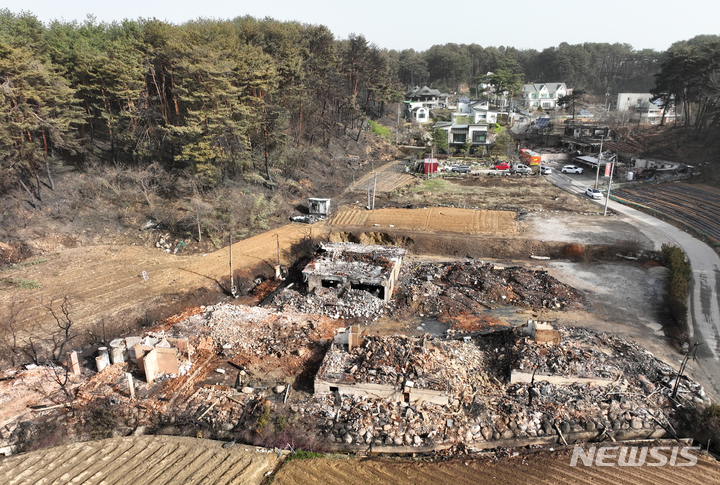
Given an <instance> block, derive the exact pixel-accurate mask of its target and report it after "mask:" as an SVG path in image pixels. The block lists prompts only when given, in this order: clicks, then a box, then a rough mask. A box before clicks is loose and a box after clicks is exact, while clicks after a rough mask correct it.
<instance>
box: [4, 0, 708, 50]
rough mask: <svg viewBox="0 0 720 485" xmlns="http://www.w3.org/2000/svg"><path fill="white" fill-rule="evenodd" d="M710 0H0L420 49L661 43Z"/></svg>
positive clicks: (690, 31)
mask: <svg viewBox="0 0 720 485" xmlns="http://www.w3.org/2000/svg"><path fill="white" fill-rule="evenodd" d="M716 2H717V0H684V1H676V0H653V1H649V0H601V1H597V2H590V1H587V0H584V1H583V0H581V1H560V2H549V1H538V0H512V1H507V2H503V1H498V0H491V1H484V2H482V1H476V2H472V1H470V2H450V1H442V0H414V1H409V0H353V1H347V0H335V1H331V0H314V1H312V0H294V1H293V0H254V1H248V0H236V1H228V0H216V1H202V0H192V1H191V0H174V1H170V0H95V1H90V0H65V1H61V0H33V1H32V2H28V4H27V5H26V6H20V5H18V4H19V3H21V2H17V1H14V2H10V1H9V0H0V8H8V9H9V10H10V11H12V12H15V13H18V12H19V11H20V10H22V9H24V10H28V11H30V12H31V13H33V14H34V15H35V16H37V18H38V19H40V20H41V21H42V22H45V23H47V22H49V21H51V20H56V19H57V20H60V19H64V20H66V21H72V20H77V21H80V22H82V21H83V20H85V18H86V16H87V15H88V14H92V15H94V16H95V18H96V19H97V20H98V21H106V22H111V21H113V20H123V19H126V18H127V19H138V18H153V17H154V18H157V19H159V20H165V21H168V22H170V23H173V24H181V23H184V22H186V21H188V20H194V19H197V18H199V17H205V18H214V19H233V18H235V17H238V16H243V15H250V16H252V17H256V18H265V17H272V18H274V19H277V20H297V21H299V22H302V23H306V24H322V25H326V26H327V27H328V28H329V29H330V30H331V31H332V32H333V33H334V34H335V37H336V38H339V39H344V38H347V36H348V35H349V34H351V33H356V34H363V35H364V36H365V38H366V39H367V40H368V41H369V42H372V43H375V44H376V45H377V46H379V47H381V48H387V49H397V50H402V49H409V48H413V49H415V50H418V51H424V50H427V49H428V48H429V47H431V46H432V45H435V44H446V43H450V42H454V43H457V44H472V43H475V44H479V45H481V46H483V47H487V46H501V45H505V46H512V47H515V48H517V49H537V50H542V49H544V48H546V47H552V46H557V45H558V44H560V43H561V42H567V43H569V44H580V43H583V42H608V43H616V42H619V43H628V44H630V45H632V46H633V47H634V48H635V49H637V50H640V49H645V48H651V49H656V50H666V49H667V48H668V47H670V45H671V44H672V43H673V42H676V41H678V40H686V39H689V38H691V37H694V36H696V35H700V34H720V27H718V25H720V22H719V21H720V7H718V4H717V3H716Z"/></svg>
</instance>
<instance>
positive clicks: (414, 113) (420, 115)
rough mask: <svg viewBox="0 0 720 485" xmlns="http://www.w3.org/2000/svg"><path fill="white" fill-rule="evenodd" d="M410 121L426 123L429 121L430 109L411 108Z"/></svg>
mask: <svg viewBox="0 0 720 485" xmlns="http://www.w3.org/2000/svg"><path fill="white" fill-rule="evenodd" d="M410 120H411V121H415V122H417V123H427V122H428V121H430V108H423V107H417V108H412V109H411V110H410Z"/></svg>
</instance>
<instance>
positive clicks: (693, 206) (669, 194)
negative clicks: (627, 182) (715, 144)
mask: <svg viewBox="0 0 720 485" xmlns="http://www.w3.org/2000/svg"><path fill="white" fill-rule="evenodd" d="M612 196H613V197H614V198H617V199H618V200H619V201H620V202H624V203H629V205H639V206H641V207H645V208H648V209H651V210H653V211H656V212H659V213H661V214H663V215H665V216H667V217H669V218H671V219H674V220H676V221H679V222H681V223H682V224H685V225H687V226H689V227H692V228H693V229H695V230H696V231H698V232H700V233H701V234H705V235H706V236H708V237H710V238H712V239H714V240H715V241H716V242H720V190H718V189H716V188H714V187H709V186H707V185H690V184H661V185H653V186H646V187H638V188H633V189H618V190H615V191H613V193H612Z"/></svg>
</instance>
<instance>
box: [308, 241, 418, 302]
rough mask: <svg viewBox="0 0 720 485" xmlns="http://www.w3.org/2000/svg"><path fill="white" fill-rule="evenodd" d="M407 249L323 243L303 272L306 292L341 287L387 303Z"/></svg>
mask: <svg viewBox="0 0 720 485" xmlns="http://www.w3.org/2000/svg"><path fill="white" fill-rule="evenodd" d="M406 254H407V250H405V249H402V248H397V247H394V246H371V245H366V244H354V243H325V244H321V245H320V251H319V252H318V254H317V255H316V256H315V258H314V259H313V260H312V261H311V262H310V263H308V265H307V266H306V267H305V269H303V272H302V273H303V280H304V281H305V282H306V283H307V286H308V291H313V290H315V288H321V287H325V288H332V287H342V288H347V289H354V290H364V291H368V292H370V293H372V294H373V295H375V296H376V297H378V298H380V299H382V300H385V301H388V300H390V298H392V293H393V290H394V289H395V282H396V281H397V278H398V275H399V273H400V267H401V265H402V260H403V257H405V255H406Z"/></svg>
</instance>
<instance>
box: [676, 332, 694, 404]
mask: <svg viewBox="0 0 720 485" xmlns="http://www.w3.org/2000/svg"><path fill="white" fill-rule="evenodd" d="M699 345H700V342H695V345H693V348H692V349H690V350H688V353H687V355H685V358H684V359H683V361H682V365H681V366H680V371H679V372H678V375H677V377H676V378H675V385H674V386H673V392H672V395H671V397H672V398H673V399H675V398H676V397H677V392H678V386H679V385H680V379H681V378H682V376H683V373H684V372H685V366H686V365H687V362H688V359H690V353H691V352H694V353H695V355H694V356H693V360H695V357H696V356H697V348H698V346H699Z"/></svg>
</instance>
